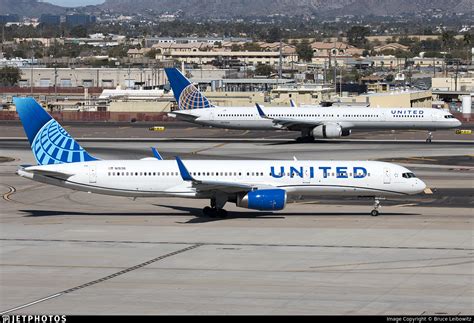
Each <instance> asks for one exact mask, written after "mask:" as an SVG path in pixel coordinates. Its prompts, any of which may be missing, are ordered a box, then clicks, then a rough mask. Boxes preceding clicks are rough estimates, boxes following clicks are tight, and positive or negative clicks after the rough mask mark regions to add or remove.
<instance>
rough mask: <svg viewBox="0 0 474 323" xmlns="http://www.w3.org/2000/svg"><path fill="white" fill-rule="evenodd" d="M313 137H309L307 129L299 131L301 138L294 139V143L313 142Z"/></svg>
mask: <svg viewBox="0 0 474 323" xmlns="http://www.w3.org/2000/svg"><path fill="white" fill-rule="evenodd" d="M313 141H314V137H313V136H311V133H310V131H309V130H308V129H304V130H303V131H301V137H298V138H296V142H313Z"/></svg>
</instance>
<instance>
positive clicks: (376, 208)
mask: <svg viewBox="0 0 474 323" xmlns="http://www.w3.org/2000/svg"><path fill="white" fill-rule="evenodd" d="M379 208H380V199H378V198H375V199H374V209H373V210H372V211H371V212H370V215H371V216H378V215H379V214H380V212H379Z"/></svg>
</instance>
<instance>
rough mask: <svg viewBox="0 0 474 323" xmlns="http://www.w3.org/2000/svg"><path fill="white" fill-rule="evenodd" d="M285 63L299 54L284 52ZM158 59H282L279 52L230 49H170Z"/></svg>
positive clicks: (271, 61)
mask: <svg viewBox="0 0 474 323" xmlns="http://www.w3.org/2000/svg"><path fill="white" fill-rule="evenodd" d="M282 56H283V57H282V60H283V63H291V62H297V61H298V55H297V54H296V53H292V54H285V53H283V54H282ZM156 58H157V59H162V60H177V61H180V62H185V63H194V64H211V63H212V62H213V61H216V60H221V61H234V62H241V63H244V64H246V65H255V66H256V65H258V64H268V65H277V64H278V62H279V59H280V53H279V52H229V51H210V52H204V51H190V52H182V51H168V52H163V53H160V54H157V55H156Z"/></svg>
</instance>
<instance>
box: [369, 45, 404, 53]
mask: <svg viewBox="0 0 474 323" xmlns="http://www.w3.org/2000/svg"><path fill="white" fill-rule="evenodd" d="M409 49H410V47H408V46H405V45H402V44H399V43H389V44H385V45H380V46H375V47H374V52H376V53H381V52H383V51H386V50H393V51H397V50H401V51H407V50H409Z"/></svg>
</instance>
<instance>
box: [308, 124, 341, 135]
mask: <svg viewBox="0 0 474 323" xmlns="http://www.w3.org/2000/svg"><path fill="white" fill-rule="evenodd" d="M311 136H313V137H314V138H339V137H341V136H342V128H341V126H340V125H338V124H323V125H320V126H317V127H315V128H314V129H313V130H311Z"/></svg>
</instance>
